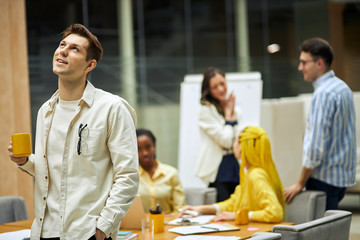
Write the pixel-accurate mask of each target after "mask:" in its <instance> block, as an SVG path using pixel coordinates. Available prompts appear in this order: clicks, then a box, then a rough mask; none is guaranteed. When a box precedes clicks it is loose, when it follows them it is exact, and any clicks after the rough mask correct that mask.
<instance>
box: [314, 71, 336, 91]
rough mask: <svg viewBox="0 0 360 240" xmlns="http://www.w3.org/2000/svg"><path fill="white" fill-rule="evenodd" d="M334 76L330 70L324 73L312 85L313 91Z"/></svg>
mask: <svg viewBox="0 0 360 240" xmlns="http://www.w3.org/2000/svg"><path fill="white" fill-rule="evenodd" d="M334 76H335V73H334V71H333V70H330V71H328V72H326V73H324V74H323V75H321V76H320V77H318V78H317V79H316V80H315V81H314V82H313V83H312V84H313V87H314V89H316V88H317V87H319V86H320V84H321V83H323V82H324V81H325V80H326V79H328V78H332V77H334Z"/></svg>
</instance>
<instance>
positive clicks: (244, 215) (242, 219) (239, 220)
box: [235, 207, 249, 225]
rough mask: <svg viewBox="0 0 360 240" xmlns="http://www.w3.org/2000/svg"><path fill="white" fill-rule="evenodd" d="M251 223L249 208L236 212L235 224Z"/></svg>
mask: <svg viewBox="0 0 360 240" xmlns="http://www.w3.org/2000/svg"><path fill="white" fill-rule="evenodd" d="M248 223H249V208H247V207H243V208H240V209H238V210H237V211H236V217H235V224H238V225H243V224H248Z"/></svg>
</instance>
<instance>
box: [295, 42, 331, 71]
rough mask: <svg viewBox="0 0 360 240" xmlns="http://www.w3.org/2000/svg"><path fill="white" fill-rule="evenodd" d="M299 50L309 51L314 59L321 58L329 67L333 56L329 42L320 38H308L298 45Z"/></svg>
mask: <svg viewBox="0 0 360 240" xmlns="http://www.w3.org/2000/svg"><path fill="white" fill-rule="evenodd" d="M300 51H302V52H306V53H310V54H311V55H312V56H313V57H314V58H315V59H319V58H322V59H323V60H324V62H325V64H326V65H327V66H328V67H330V66H331V63H332V61H333V58H334V53H333V49H332V47H331V46H330V44H329V43H328V42H327V41H326V40H324V39H322V38H310V39H308V40H305V41H304V42H303V43H302V44H301V45H300Z"/></svg>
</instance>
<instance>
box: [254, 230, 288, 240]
mask: <svg viewBox="0 0 360 240" xmlns="http://www.w3.org/2000/svg"><path fill="white" fill-rule="evenodd" d="M250 239H251V240H280V239H281V234H280V233H271V232H256V233H254V234H253V235H252V237H251V238H250Z"/></svg>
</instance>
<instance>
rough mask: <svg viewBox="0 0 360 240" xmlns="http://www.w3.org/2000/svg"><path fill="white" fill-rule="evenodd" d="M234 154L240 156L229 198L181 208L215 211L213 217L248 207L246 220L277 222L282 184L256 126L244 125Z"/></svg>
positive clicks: (266, 142) (281, 209)
mask: <svg viewBox="0 0 360 240" xmlns="http://www.w3.org/2000/svg"><path fill="white" fill-rule="evenodd" d="M233 150H234V154H235V157H236V158H238V159H241V167H240V184H239V185H238V186H237V187H236V189H235V192H234V193H233V194H232V195H231V196H230V198H229V199H227V200H225V201H223V202H219V203H216V204H213V205H202V206H186V207H184V208H183V210H182V212H181V214H180V215H183V213H184V211H185V210H193V211H197V212H199V213H201V214H215V213H216V217H215V218H214V220H215V221H219V220H235V218H236V214H237V210H238V209H240V208H243V207H247V208H248V209H249V220H250V221H256V222H274V223H276V222H281V221H282V219H283V216H284V205H285V202H284V197H283V193H282V192H283V186H282V184H281V181H280V178H279V175H278V172H277V171H276V167H275V164H274V162H273V159H272V156H271V148H270V141H269V138H268V136H267V134H266V132H265V131H264V130H263V129H262V128H260V127H252V126H251V127H246V128H245V129H244V131H243V132H242V133H241V134H240V136H239V139H238V140H237V141H235V142H234V144H233Z"/></svg>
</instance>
